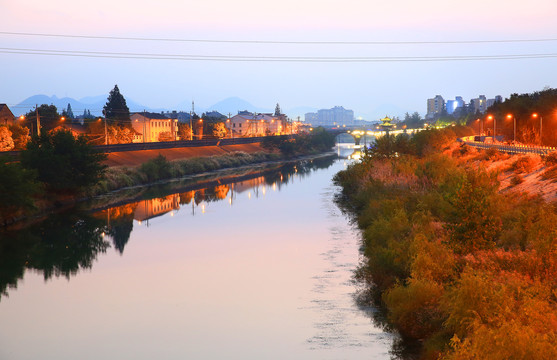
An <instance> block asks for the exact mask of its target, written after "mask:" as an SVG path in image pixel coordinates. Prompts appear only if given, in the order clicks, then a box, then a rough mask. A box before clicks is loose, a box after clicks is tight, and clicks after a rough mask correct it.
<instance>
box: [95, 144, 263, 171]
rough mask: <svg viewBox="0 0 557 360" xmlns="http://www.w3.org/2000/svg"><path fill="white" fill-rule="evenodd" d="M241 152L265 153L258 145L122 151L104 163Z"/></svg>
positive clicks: (130, 163) (139, 163)
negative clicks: (158, 157)
mask: <svg viewBox="0 0 557 360" xmlns="http://www.w3.org/2000/svg"><path fill="white" fill-rule="evenodd" d="M236 151H243V152H246V153H256V152H262V151H265V152H267V151H268V150H266V149H264V148H262V147H261V144H260V143H252V144H237V145H223V146H199V147H182V148H172V149H157V150H138V151H122V152H113V153H109V154H108V158H107V159H106V160H105V161H104V163H105V164H106V165H108V166H111V167H112V166H138V165H141V164H143V163H144V162H146V161H148V160H150V159H153V158H155V157H157V156H158V155H159V154H161V155H163V156H164V157H166V159H167V160H169V161H172V160H179V159H189V158H193V157H202V156H214V155H225V154H228V153H231V152H236Z"/></svg>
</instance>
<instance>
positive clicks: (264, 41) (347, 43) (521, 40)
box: [0, 31, 557, 45]
mask: <svg viewBox="0 0 557 360" xmlns="http://www.w3.org/2000/svg"><path fill="white" fill-rule="evenodd" d="M0 35H10V36H35V37H57V38H74V39H97V40H98V39H101V40H126V41H159V42H189V43H224V44H226V43H232V44H280V45H435V44H493V43H533V42H534V43H535V42H538V43H539V42H554V41H557V38H542V39H496V40H448V41H285V40H284V41H283V40H219V39H177V38H146V37H122V36H97V35H69V34H48V33H25V32H10V31H0Z"/></svg>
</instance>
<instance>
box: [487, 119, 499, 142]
mask: <svg viewBox="0 0 557 360" xmlns="http://www.w3.org/2000/svg"><path fill="white" fill-rule="evenodd" d="M487 120H493V141H495V139H496V138H495V136H497V125H496V123H495V117H493V115H488V116H487Z"/></svg>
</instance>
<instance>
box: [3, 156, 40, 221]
mask: <svg viewBox="0 0 557 360" xmlns="http://www.w3.org/2000/svg"><path fill="white" fill-rule="evenodd" d="M38 192H39V185H38V184H37V182H36V181H35V174H34V173H33V172H32V171H29V170H26V169H24V168H22V167H21V165H20V164H18V163H14V162H11V161H9V160H8V158H3V159H0V219H2V220H3V221H5V220H6V219H7V218H9V217H13V216H16V215H17V213H18V212H19V211H21V210H27V209H32V208H33V207H34V202H33V196H34V195H35V194H37V193H38Z"/></svg>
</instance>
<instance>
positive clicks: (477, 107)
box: [471, 95, 487, 114]
mask: <svg viewBox="0 0 557 360" xmlns="http://www.w3.org/2000/svg"><path fill="white" fill-rule="evenodd" d="M471 103H473V104H474V108H473V111H474V113H477V112H479V113H481V114H485V112H486V111H487V99H486V97H485V95H480V96H479V97H477V98H475V99H472V101H471Z"/></svg>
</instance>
